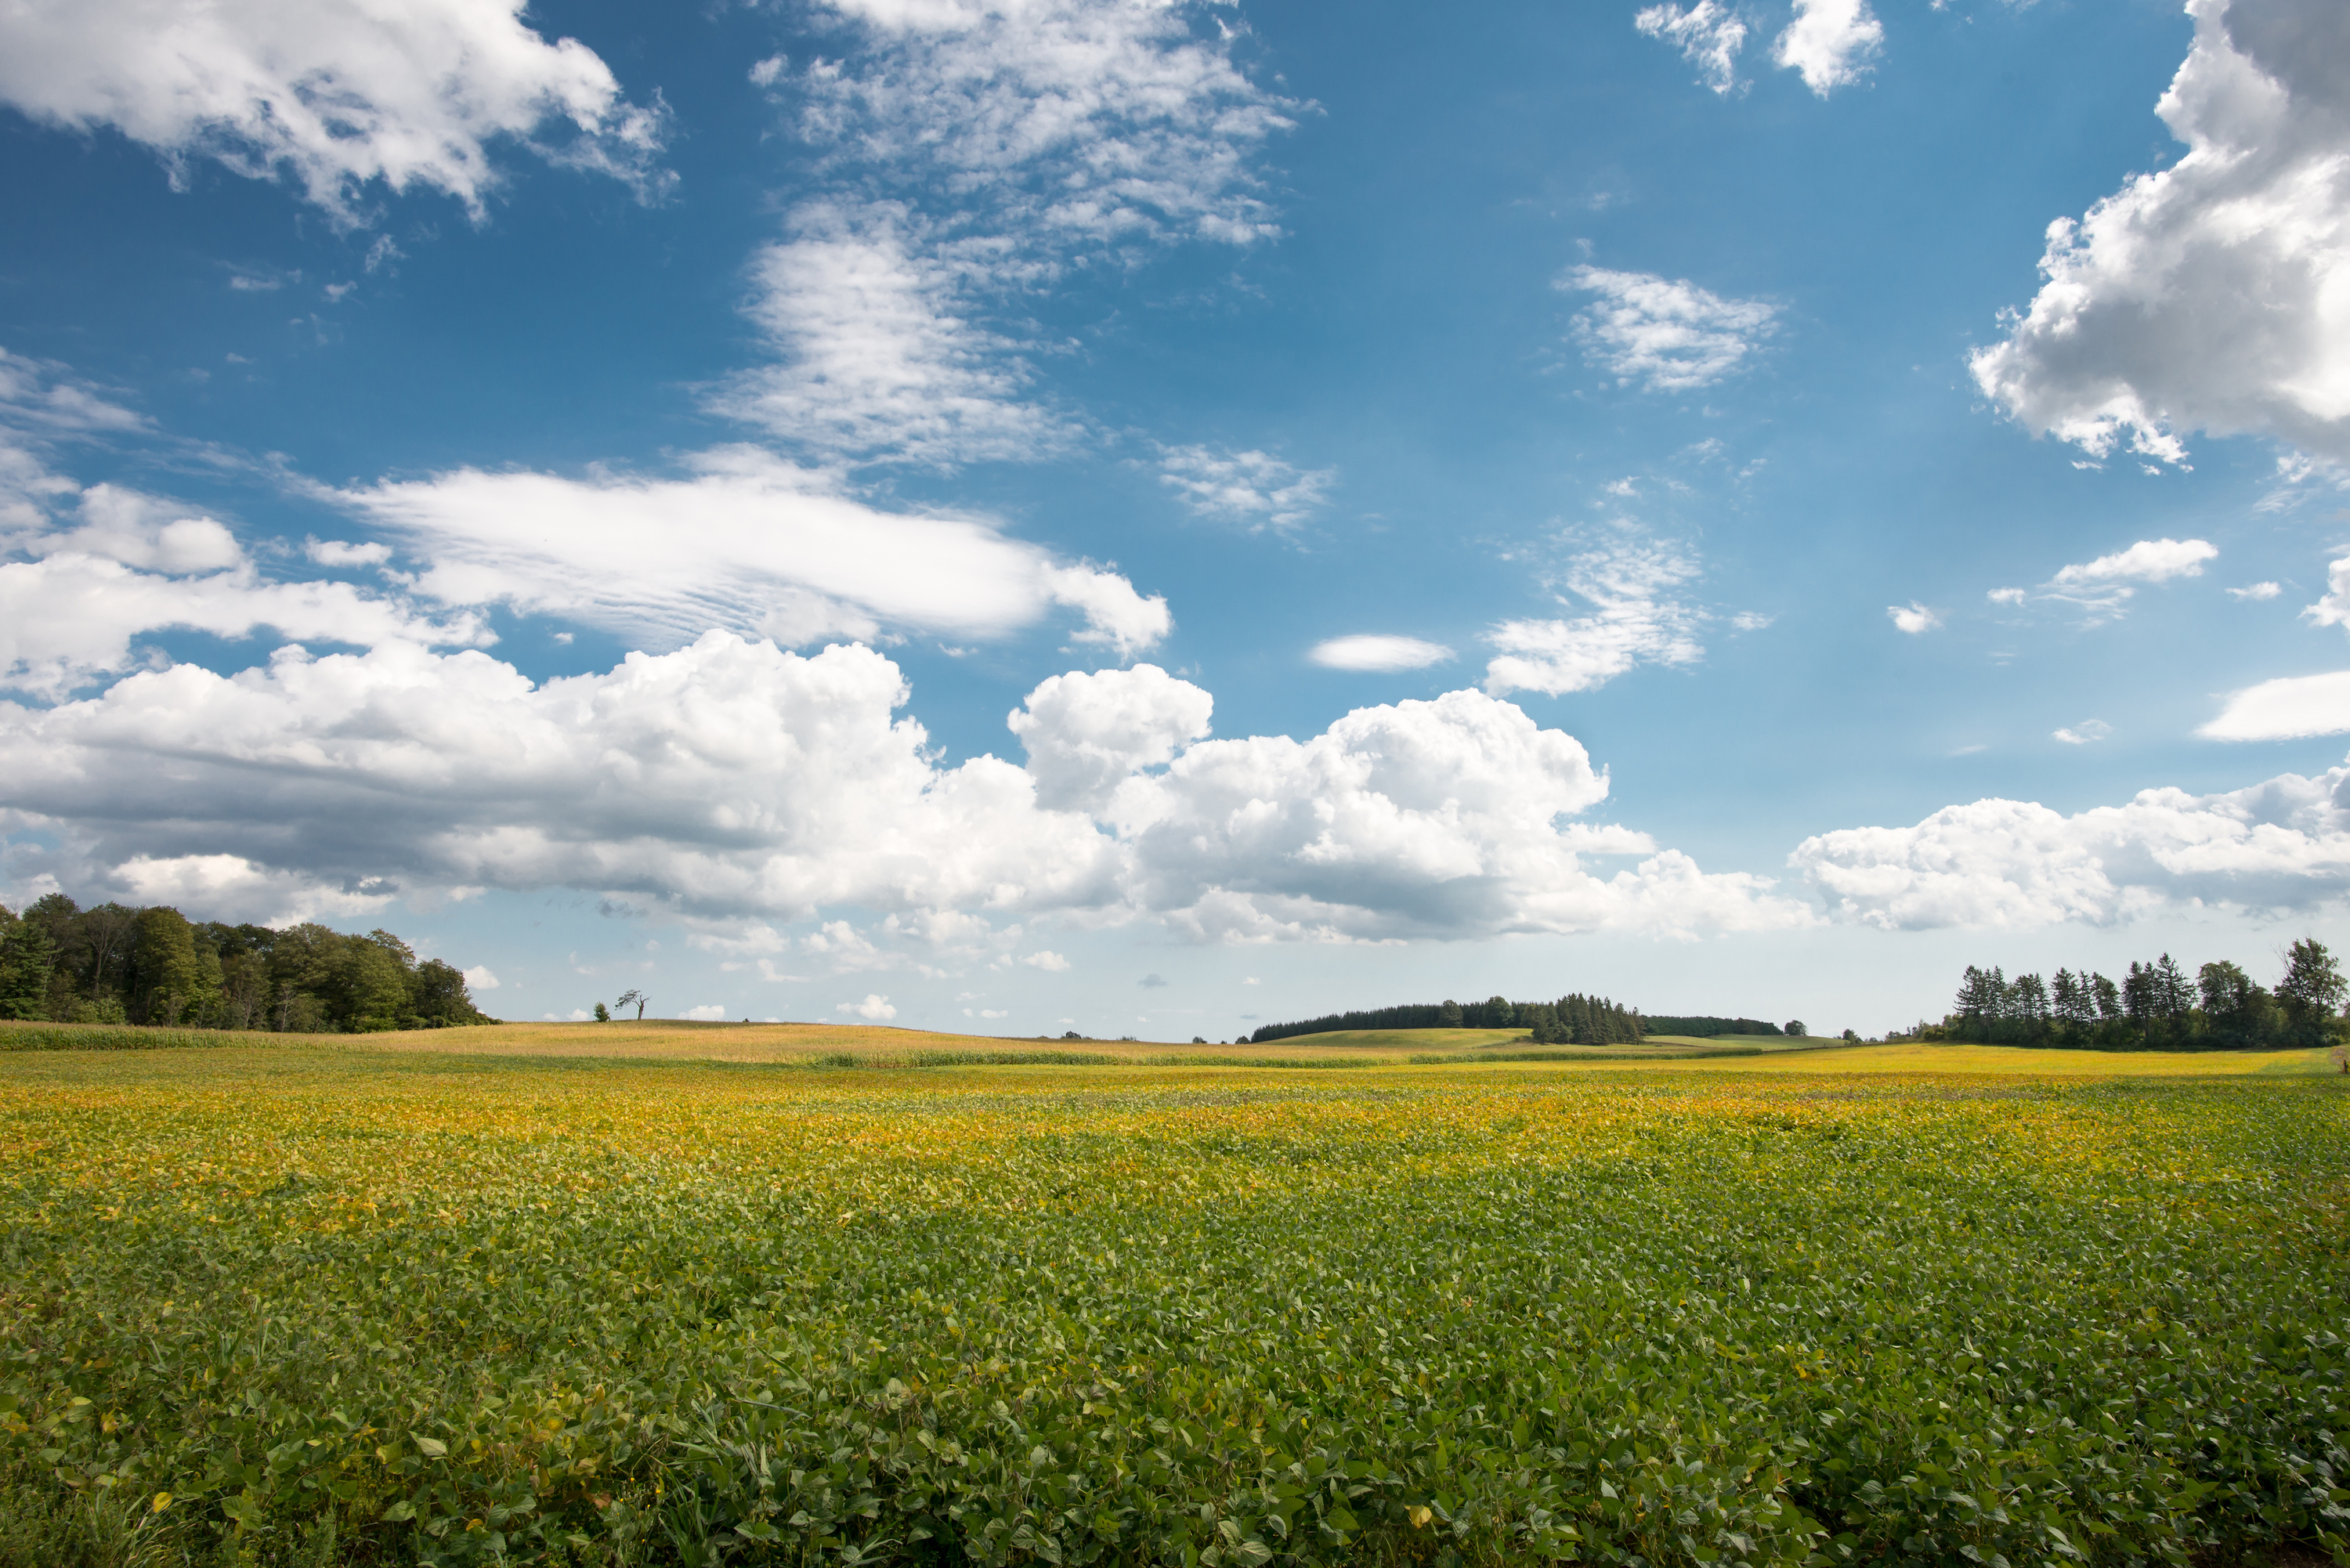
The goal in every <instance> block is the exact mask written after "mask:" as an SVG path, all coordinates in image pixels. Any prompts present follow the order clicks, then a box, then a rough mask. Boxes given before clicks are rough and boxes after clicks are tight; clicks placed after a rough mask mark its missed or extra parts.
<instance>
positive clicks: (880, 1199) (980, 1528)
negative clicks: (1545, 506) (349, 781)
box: [0, 1032, 2350, 1568]
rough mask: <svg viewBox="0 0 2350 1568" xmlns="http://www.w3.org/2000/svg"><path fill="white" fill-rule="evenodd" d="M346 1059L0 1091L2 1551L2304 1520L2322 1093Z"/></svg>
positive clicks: (2072, 1543)
mask: <svg viewBox="0 0 2350 1568" xmlns="http://www.w3.org/2000/svg"><path fill="white" fill-rule="evenodd" d="M443 1033H455V1032H443ZM415 1043H416V1042H414V1041H412V1040H411V1041H410V1042H408V1044H415ZM350 1044H351V1043H350V1042H348V1041H345V1042H343V1043H342V1044H341V1045H337V1044H334V1043H332V1042H318V1043H314V1044H309V1045H304V1046H296V1047H285V1046H276V1047H271V1048H253V1047H245V1046H235V1047H229V1048H217V1049H212V1050H172V1051H157V1052H126V1051H112V1052H86V1053H85V1052H55V1051H48V1052H34V1051H26V1052H14V1053H9V1054H5V1055H0V1247H5V1255H0V1563H7V1564H9V1568H14V1565H15V1564H16V1563H49V1562H62V1561H70V1560H80V1561H88V1562H93V1563H96V1562H113V1563H132V1562H156V1563H177V1562H182V1561H193V1562H203V1563H215V1562H242V1563H339V1562H356V1563H416V1562H422V1563H491V1562H502V1561H547V1562H556V1563H622V1562H629V1563H694V1564H705V1563H879V1562H894V1563H930V1562H941V1563H944V1562H962V1561H966V1560H969V1561H977V1562H981V1563H1052V1564H1075V1563H1125V1562H1167V1563H1187V1564H1230V1563H1238V1564H1250V1565H1254V1564H1262V1563H1274V1562H1281V1563H1293V1562H1294V1563H1354V1562H1361V1563H1403V1562H1414V1563H1523V1562H1535V1561H1547V1560H1563V1561H1587V1562H1595V1563H1626V1564H1633V1563H1645V1564H1665V1563H1789V1564H1794V1563H1921V1564H1922V1563H1936V1564H1939V1563H1983V1564H1996V1563H2001V1562H2002V1561H2004V1562H2005V1563H2010V1564H2013V1565H2016V1568H2022V1564H2025V1563H2056V1562H2065V1563H2138V1562H2158V1563H2161V1562H2167V1563H2181V1564H2185V1563H2195V1564H2225V1563H2269V1562H2301V1561H2307V1562H2313V1563H2314V1562H2322V1561H2325V1560H2326V1559H2327V1557H2328V1556H2329V1555H2331V1554H2332V1552H2333V1551H2334V1549H2335V1548H2337V1547H2338V1546H2339V1545H2340V1544H2341V1543H2343V1542H2345V1541H2350V1520H2345V1513H2344V1504H2345V1500H2350V1491H2345V1490H2342V1488H2343V1486H2344V1467H2345V1464H2350V1453H2345V1451H2344V1446H2343V1445H2344V1442H2345V1434H2350V1419H2345V1416H2350V1412H2345V1409H2344V1408H2343V1406H2344V1401H2345V1386H2344V1380H2345V1374H2350V1345H2345V1341H2344V1339H2343V1337H2342V1333H2341V1330H2342V1324H2343V1320H2344V1313H2345V1301H2350V1246H2345V1243H2350V1125H2345V1112H2350V1097H2345V1096H2350V1088H2345V1085H2344V1083H2343V1082H2342V1081H2341V1080H2340V1079H2338V1078H2336V1077H2332V1076H2327V1075H2323V1074H2320V1073H2316V1072H2311V1071H2306V1070H2303V1069H2307V1068H2310V1067H2314V1066H2316V1065H2320V1064H2317V1063H2315V1062H2314V1061H2313V1062H2308V1063H2304V1062H2301V1061H2299V1060H2298V1059H2290V1060H2289V1059H2285V1058H2277V1059H2275V1060H2273V1061H2267V1060H2253V1059H2246V1058H2232V1059H2216V1060H2215V1059H2210V1058H2203V1059H2189V1058H2172V1059H2168V1061H2167V1062H2161V1063H2155V1062H2149V1061H2147V1059H2144V1058H2110V1057H2109V1058H2094V1057H2091V1056H2088V1055H2087V1054H2080V1053H2063V1054H2059V1053H2019V1052H1999V1051H1995V1050H1993V1049H1991V1048H1988V1047H1976V1048H1937V1047H1887V1048H1882V1049H1881V1050H1876V1051H1864V1052H1859V1053H1849V1052H1840V1053H1821V1054H1783V1055H1779V1056H1769V1057H1753V1058H1723V1059H1717V1060H1713V1061H1708V1062H1702V1063H1685V1062H1659V1063H1652V1064H1636V1065H1623V1066H1618V1065H1616V1064H1605V1065H1599V1066H1588V1065H1578V1064H1563V1065H1554V1064H1508V1063H1487V1064H1480V1065H1475V1066H1460V1065H1441V1066H1426V1067H1417V1068H1415V1067H1410V1066H1407V1065H1399V1064H1378V1065H1369V1066H1364V1067H1360V1068H1357V1069H1356V1070H1351V1071H1288V1070H1283V1069H1279V1068H1226V1067H1201V1066H1159V1065H1149V1064H1143V1063H1141V1062H1137V1061H1124V1062H1121V1063H1119V1064H1115V1065H1103V1066H1087V1065H1077V1066H1070V1065H1061V1066H1055V1065H1018V1064H1008V1065H993V1066H989V1065H972V1066H950V1067H920V1066H899V1067H894V1068H893V1067H873V1066H863V1065H859V1066H826V1065H821V1064H816V1065H811V1064H809V1060H810V1059H809V1057H808V1055H807V1054H806V1053H805V1052H803V1053H802V1054H800V1055H799V1056H798V1057H796V1058H795V1059H794V1060H792V1061H789V1062H786V1061H774V1062H765V1063H759V1062H731V1063H730V1062H710V1061H698V1062H697V1061H684V1060H675V1061H672V1060H660V1059H651V1058H647V1057H642V1056H639V1057H634V1058H618V1057H616V1058H609V1059H602V1060H589V1059H581V1058H579V1057H577V1056H562V1055H547V1054H534V1053H533V1052H532V1051H531V1050H530V1049H529V1048H528V1047H527V1046H516V1047H514V1048H512V1049H509V1050H506V1051H504V1052H503V1053H497V1054H473V1055H468V1054H452V1053H451V1052H449V1051H447V1050H441V1051H418V1050H411V1049H403V1048H401V1044H402V1043H401V1042H400V1041H397V1040H383V1039H379V1040H375V1041H370V1042H368V1043H367V1044H366V1045H365V1046H364V1048H358V1049H353V1048H348V1047H349V1046H350ZM437 1044H447V1043H446V1042H437ZM1284 1044H1286V1043H1284ZM1938 1052H1939V1054H1937V1053H1938ZM847 1055H848V1056H849V1057H850V1058H851V1059H854V1055H855V1054H854V1053H853V1052H852V1053H847ZM2056 1055H2062V1056H2066V1057H2070V1058H2072V1059H2073V1060H2072V1061H2070V1062H2067V1063H2065V1064H2063V1065H2064V1066H2065V1067H2067V1068H2069V1069H2070V1070H2069V1071H2066V1072H2064V1073H2050V1072H2045V1071H2042V1070H2041V1069H2042V1068H2043V1067H2044V1066H2045V1065H2048V1064H2046V1063H2044V1062H2043V1061H2042V1060H2041V1059H2042V1058H2045V1057H2048V1056H2056ZM819 1060H820V1058H819ZM2155 1066H2161V1067H2163V1068H2165V1069H2166V1071H2167V1075H2160V1076H2158V1075H2153V1074H2152V1073H2151V1072H2150V1071H2148V1069H2150V1068H2152V1067H2155ZM2262 1067H2270V1068H2275V1069H2278V1070H2277V1071H2273V1072H2265V1073H2264V1072H2261V1071H2258V1070H2257V1069H2260V1068H2262ZM2248 1068H2249V1069H2254V1070H2252V1071H2245V1069H2248ZM2213 1069H2220V1070H2224V1071H2228V1072H2230V1073H2232V1074H2233V1075H2228V1076H2222V1075H2212V1070H2213ZM2304 1553H2305V1554H2308V1555H2302V1554H2304Z"/></svg>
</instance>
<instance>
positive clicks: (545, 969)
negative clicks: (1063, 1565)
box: [0, 0, 2350, 1039]
mask: <svg viewBox="0 0 2350 1568" xmlns="http://www.w3.org/2000/svg"><path fill="white" fill-rule="evenodd" d="M134 12H135V13H136V17H135V18H134V16H133V13H134ZM126 39H129V40H135V41H134V42H126V41H125V40H126ZM2344 81H2350V23H2345V21H2344V20H2343V17H2342V16H2341V15H2340V14H2339V12H2338V8H2336V7H2334V6H2331V5H2324V4H2322V3H2320V0H2197V3H2196V4H2195V5H2191V6H2189V8H2188V10H2187V11H2185V12H2182V11H2181V10H2180V9H2179V8H2178V6H2177V5H2171V4H2168V3H2165V4H2156V3H2154V0H2119V3H2116V4H2110V5H2086V4H2073V3H2065V0H2036V3H2034V4H2028V5H2014V4H2010V3H2008V0H1947V3H1945V4H1939V5H1926V4H1922V3H1920V4H1909V3H1897V0H1885V3H1883V4H1872V3H1870V0H1801V3H1799V4H1798V3H1794V0H1769V3H1760V4H1752V5H1734V6H1732V5H1723V4H1722V3H1721V0H1699V4H1697V5H1694V6H1690V5H1676V4H1665V5H1653V6H1642V5H1638V4H1624V5H1613V4H1607V5H1601V4H1593V5H1556V4H1550V5H1497V6H1491V7H1480V8H1477V9H1476V10H1475V11H1474V12H1472V13H1471V14H1468V15H1465V16H1445V17H1442V18H1440V19H1431V18H1430V16H1429V14H1428V13H1426V12H1425V11H1424V10H1421V9H1415V10H1413V11H1409V12H1407V11H1405V10H1403V9H1401V8H1400V7H1395V6H1388V5H1366V6H1360V7H1354V8H1350V9H1349V10H1348V12H1347V15H1346V16H1345V17H1344V19H1343V25H1340V24H1339V23H1338V22H1337V21H1335V20H1334V18H1333V16H1331V14H1329V13H1328V12H1327V11H1326V10H1325V9H1322V8H1308V7H1305V6H1300V5H1284V4H1243V5H1209V4H1197V5H1158V4H1130V3H1125V0H1115V3H1104V0H1029V3H1020V0H1000V3H996V0H836V3H831V4H813V3H810V4H792V5H739V6H713V7H709V8H706V9H705V10H703V11H702V12H700V13H696V14H691V15H688V14H683V13H667V12H662V13H655V12H650V11H646V10H644V9H642V8H628V7H619V6H598V5H542V6H533V7H532V8H530V9H529V10H528V11H526V12H522V13H519V14H518V13H517V12H516V11H515V9H514V8H513V7H512V6H510V5H504V4H502V3H500V0H409V3H408V4H407V5H395V6H390V7H384V6H377V7H373V8H370V9H369V10H367V11H364V12H363V11H361V10H360V9H359V8H358V7H356V6H353V5H343V4H339V3H328V4H321V5H309V6H304V7H291V6H286V5H279V4H273V3H267V0H236V3H233V4H223V5H214V6H211V7H206V8H203V9H202V10H198V9H196V8H194V7H182V6H179V5H171V4H157V5H137V6H134V5H130V3H129V0H103V3H99V4H85V5H78V6H74V7H71V8H68V7H66V6H63V5H46V4H45V5H34V6H30V7H20V8H19V9H18V10H17V11H16V12H12V13H11V15H10V17H9V18H8V19H7V20H5V21H0V104H5V106H6V107H5V108H0V182H5V199H6V200H7V202H8V204H9V207H10V210H12V211H14V212H16V213H18V214H19V218H18V221H17V222H16V223H12V224H10V225H9V226H8V227H7V229H6V231H5V233H0V350H5V353H6V354H7V356H8V358H6V359H5V360H0V545H5V556H0V675H5V680H6V682H7V684H8V690H7V691H5V693H0V704H4V705H0V830H5V834H6V840H5V859H0V883H5V887H0V898H4V899H5V900H6V901H9V902H11V903H18V902H21V901H23V900H26V899H28V898H34V897H37V896H39V895H40V894H41V893H43V892H45V891H48V890H51V889H53V888H63V889H64V890H66V891H68V892H70V893H72V894H74V895H75V896H76V897H77V898H82V899H84V900H85V901H93V900H96V899H99V898H108V897H117V898H125V899H129V900H137V901H171V902H174V903H176V904H178V905H179V906H180V907H181V908H182V909H185V910H187V911H188V912H189V913H190V914H191V915H193V916H198V917H200V918H201V917H214V918H230V919H267V920H273V921H276V920H284V919H296V918H317V919H327V920H328V921H330V922H331V923H334V924H337V925H338V926H343V927H346V928H349V929H366V928H367V927H369V926H372V925H377V924H383V925H388V926H390V927H391V928H392V929H396V930H399V931H400V932H402V933H403V934H408V935H411V936H414V937H417V938H419V939H421V941H420V945H421V946H423V947H425V948H427V949H428V950H433V951H436V952H439V953H440V954H442V956H446V957H449V958H451V959H452V960H453V961H458V962H460V963H461V964H465V965H470V966H474V967H475V968H476V971H477V973H478V975H479V977H480V983H481V984H482V986H483V990H482V992H481V995H480V1000H481V1001H482V1002H484V1004H485V1005H487V1006H488V1007H489V1008H490V1009H491V1010H492V1011H494V1012H500V1013H502V1014H504V1015H505V1016H509V1017H517V1018H536V1017H540V1016H549V1015H551V1016H557V1017H563V1016H568V1015H569V1014H570V1013H571V1012H573V1011H574V1010H575V1009H579V1008H584V1007H586V1006H587V1005H589V1004H591V1003H592V1002H595V1001H597V1000H598V999H605V1000H608V997H609V995H610V994H612V993H616V992H619V990H621V989H623V988H625V987H628V986H640V987H643V988H645V989H647V990H649V991H650V992H652V994H653V996H654V998H655V1002H654V1006H653V1011H655V1012H664V1013H671V1014H678V1015H684V1014H687V1013H689V1012H692V1011H694V1010H700V1011H701V1012H702V1015H704V1016H721V1015H723V1016H727V1017H743V1016H750V1017H757V1018H764V1017H786V1018H800V1019H809V1018H865V1019H873V1020H877V1021H882V1020H886V1021H893V1022H896V1023H920V1024H924V1025H928V1026H934V1027H955V1028H970V1029H974V1030H982V1031H985V1032H991V1033H999V1032H1000V1033H1045V1032H1051V1033H1058V1032H1059V1031H1060V1030H1061V1029H1063V1028H1065V1027H1076V1028H1080V1029H1084V1030H1087V1031H1088V1032H1091V1033H1137V1034H1139V1035H1142V1036H1143V1037H1146V1038H1170V1037H1171V1038H1188V1037H1190V1035H1191V1034H1192V1033H1201V1034H1203V1035H1205V1036H1207V1037H1209V1038H1213V1039H1222V1038H1228V1037H1230V1036H1231V1035H1232V1034H1233V1033H1237V1032H1240V1031H1242V1030H1243V1029H1245V1028H1246V1027H1247V1026H1248V1025H1249V1023H1251V1022H1252V1021H1253V1020H1271V1019H1274V1018H1279V1017H1287V1016H1294V1015H1297V1014H1301V1013H1309V1012H1321V1011H1325V1010H1327V1009H1332V1008H1338V1007H1346V1006H1358V1005H1375V1004H1378V1003H1381V1002H1393V1001H1402V1000H1409V999H1415V998H1423V997H1424V998H1433V997H1436V996H1440V995H1446V994H1451V995H1460V996H1468V995H1483V994H1486V993H1488V992H1494V991H1500V992H1506V993H1508V994H1511V995H1517V996H1533V995H1545V996H1546V995H1555V994H1558V993H1560V992H1566V991H1570V990H1579V991H1580V990H1598V991H1602V992H1608V993H1611V994H1616V995H1619V996H1623V997H1625V998H1627V1000H1630V1001H1632V1002H1635V1003H1637V1004H1638V1005H1642V1006H1645V1007H1647V1008H1648V1009H1649V1010H1651V1011H1655V1012H1695V1011H1737V1012H1763V1013H1767V1014H1770V1015H1772V1016H1782V1015H1784V1014H1788V1013H1795V1014H1799V1015H1801V1016H1802V1017H1804V1019H1805V1020H1806V1021H1807V1022H1810V1023H1813V1024H1814V1026H1815V1027H1817V1026H1821V1025H1826V1026H1831V1027H1844V1026H1846V1025H1849V1026H1852V1027H1856V1028H1858V1029H1860V1030H1862V1031H1863V1032H1865V1033H1868V1032H1875V1031H1877V1030H1880V1029H1883V1028H1886V1027H1888V1026H1890V1025H1893V1024H1897V1023H1905V1022H1908V1021H1910V1020H1912V1019H1915V1018H1917V1017H1918V1016H1919V1015H1921V1014H1928V1015H1939V1012H1940V1011H1941V1010H1942V1008H1943V1006H1944V1005H1945V1003H1946V1000H1947V996H1946V993H1947V992H1948V991H1949V990H1950V985H1951V983H1952V980H1951V977H1952V976H1954V975H1955V974H1956V972H1957V970H1958V968H1959V967H1960V965H1961V964H1963V963H1965V962H1969V961H1981V962H1986V963H1992V962H1995V963H2001V964H2003V965H2004V966H2005V967H2007V968H2008V969H2009V970H2011V971H2021V970H2027V969H2035V968H2036V969H2041V970H2043V971H2047V970H2053V969H2054V967H2056V966H2057V965H2058V964H2060V963H2071V964H2080V963H2089V964H2093V965H2096V966H2099V967H2105V968H2107V969H2108V970H2112V969H2117V968H2119V967H2120V966H2121V965H2123V964H2125V963H2126V961H2128V959H2130V958H2132V957H2150V956H2151V955H2152V954H2153V953H2154V952H2155V951H2157V950H2162V949H2166V948H2168V949H2169V950H2174V951H2176V952H2177V953H2178V955H2179V956H2180V957H2181V958H2182V959H2185V960H2187V961H2189V962H2193V961H2200V960H2202V959H2207V958H2216V957H2230V958H2235V959H2238V960H2240V961H2245V962H2246V963H2247V964H2248V966H2249V967H2251V968H2252V969H2253V970H2254V971H2255V973H2262V972H2264V971H2267V970H2270V969H2272V968H2274V967H2275V962H2274V958H2273V955H2274V952H2275V950H2277V949H2279V948H2280V947H2281V946H2282V943H2283V942H2284V941H2286V940H2290V939H2291V938H2293V937H2294V936H2298V935H2302V934H2304V933H2315V934H2318V935H2320V936H2321V937H2323V938H2324V939H2325V940H2329V941H2333V942H2335V943H2337V944H2340V943H2343V942H2345V941H2350V919H2345V913H2344V902H2343V897H2344V893H2345V886H2350V786H2345V778H2350V774H2345V772H2344V764H2343V751H2344V746H2345V742H2344V741H2343V739H2342V736H2343V734H2344V733H2345V732H2350V671H2345V666H2350V657H2345V654H2346V653H2350V650H2345V647H2344V641H2343V639H2344V631H2345V626H2350V525H2345V520H2350V510H2345V508H2350V488H2346V487H2345V480H2350V469H2345V464H2350V176H2345V173H2344V172H2343V170H2344V168H2345V167H2350V164H2345V154H2350V97H2345V89H2344V88H2343V87H2342V85H2341V84H2342V83H2343V82H2344ZM2052 224H2054V225H2058V226H2056V227H2054V228H2052ZM827 649H832V650H833V651H829V652H827V651H826V650H827ZM1007 714H1011V715H1014V722H1013V723H1012V724H1011V725H1009V726H1007V722H1006V715H1007ZM2337 788H2343V789H2345V800H2344V803H2343V804H2340V805H2337V804H2336V803H2335V798H2334V792H2335V790H2336V789H2337ZM2149 791H2152V792H2158V793H2155V794H2147V793H2144V792H2149ZM493 980H494V981H495V984H494V987H493V986H491V985H490V983H489V982H490V981H493Z"/></svg>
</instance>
